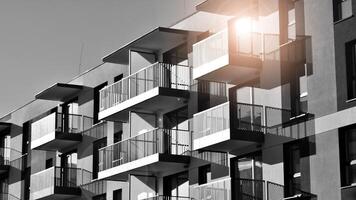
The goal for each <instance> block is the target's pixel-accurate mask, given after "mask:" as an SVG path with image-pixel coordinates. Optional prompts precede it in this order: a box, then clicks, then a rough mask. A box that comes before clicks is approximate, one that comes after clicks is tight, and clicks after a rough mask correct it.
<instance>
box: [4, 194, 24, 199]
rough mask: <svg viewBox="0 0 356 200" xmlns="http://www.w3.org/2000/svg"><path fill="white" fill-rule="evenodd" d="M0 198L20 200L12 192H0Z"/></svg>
mask: <svg viewBox="0 0 356 200" xmlns="http://www.w3.org/2000/svg"><path fill="white" fill-rule="evenodd" d="M0 200H20V198H19V197H16V196H15V195H12V194H8V193H0Z"/></svg>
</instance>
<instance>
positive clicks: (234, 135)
mask: <svg viewBox="0 0 356 200" xmlns="http://www.w3.org/2000/svg"><path fill="white" fill-rule="evenodd" d="M193 126H194V132H193V150H198V149H205V150H213V151H214V150H215V151H223V152H230V151H232V150H234V149H239V148H244V147H246V146H249V145H255V144H260V143H262V142H263V141H264V131H265V129H264V126H263V107H262V106H260V105H252V104H244V103H237V104H236V105H234V104H233V103H232V102H226V103H224V104H221V105H218V106H215V107H213V108H210V109H208V110H205V111H202V112H200V113H197V114H195V115H194V117H193Z"/></svg>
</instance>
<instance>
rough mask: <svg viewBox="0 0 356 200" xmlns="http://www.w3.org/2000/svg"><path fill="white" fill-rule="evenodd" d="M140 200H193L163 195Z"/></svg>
mask: <svg viewBox="0 0 356 200" xmlns="http://www.w3.org/2000/svg"><path fill="white" fill-rule="evenodd" d="M142 200H193V199H192V198H190V197H180V196H163V195H158V196H154V197H148V198H145V199H142Z"/></svg>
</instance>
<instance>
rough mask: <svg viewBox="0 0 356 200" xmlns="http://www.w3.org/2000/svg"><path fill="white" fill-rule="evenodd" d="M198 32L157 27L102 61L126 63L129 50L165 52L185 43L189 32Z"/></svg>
mask: <svg viewBox="0 0 356 200" xmlns="http://www.w3.org/2000/svg"><path fill="white" fill-rule="evenodd" d="M198 33H199V32H194V31H187V30H181V29H172V28H164V27H158V28H155V29H154V30H152V31H150V32H148V33H146V34H144V35H143V36H141V37H139V38H137V39H135V40H133V41H132V42H130V43H128V44H126V45H124V46H123V47H121V48H120V49H118V50H116V51H114V52H113V53H111V54H109V55H107V56H105V57H104V58H103V62H109V63H118V64H128V63H129V51H130V50H135V49H136V50H141V51H142V50H147V51H148V52H155V51H160V52H166V51H168V50H170V49H172V48H174V47H176V46H179V45H181V44H183V43H185V42H186V41H187V39H188V37H189V36H190V35H191V34H194V35H195V34H198Z"/></svg>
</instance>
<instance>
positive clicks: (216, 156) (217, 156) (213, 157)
mask: <svg viewBox="0 0 356 200" xmlns="http://www.w3.org/2000/svg"><path fill="white" fill-rule="evenodd" d="M184 155H187V156H191V157H193V158H198V159H201V160H205V161H208V162H211V163H215V164H218V165H223V166H228V160H229V158H228V154H227V153H226V152H215V151H198V150H195V151H189V152H186V153H184Z"/></svg>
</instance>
